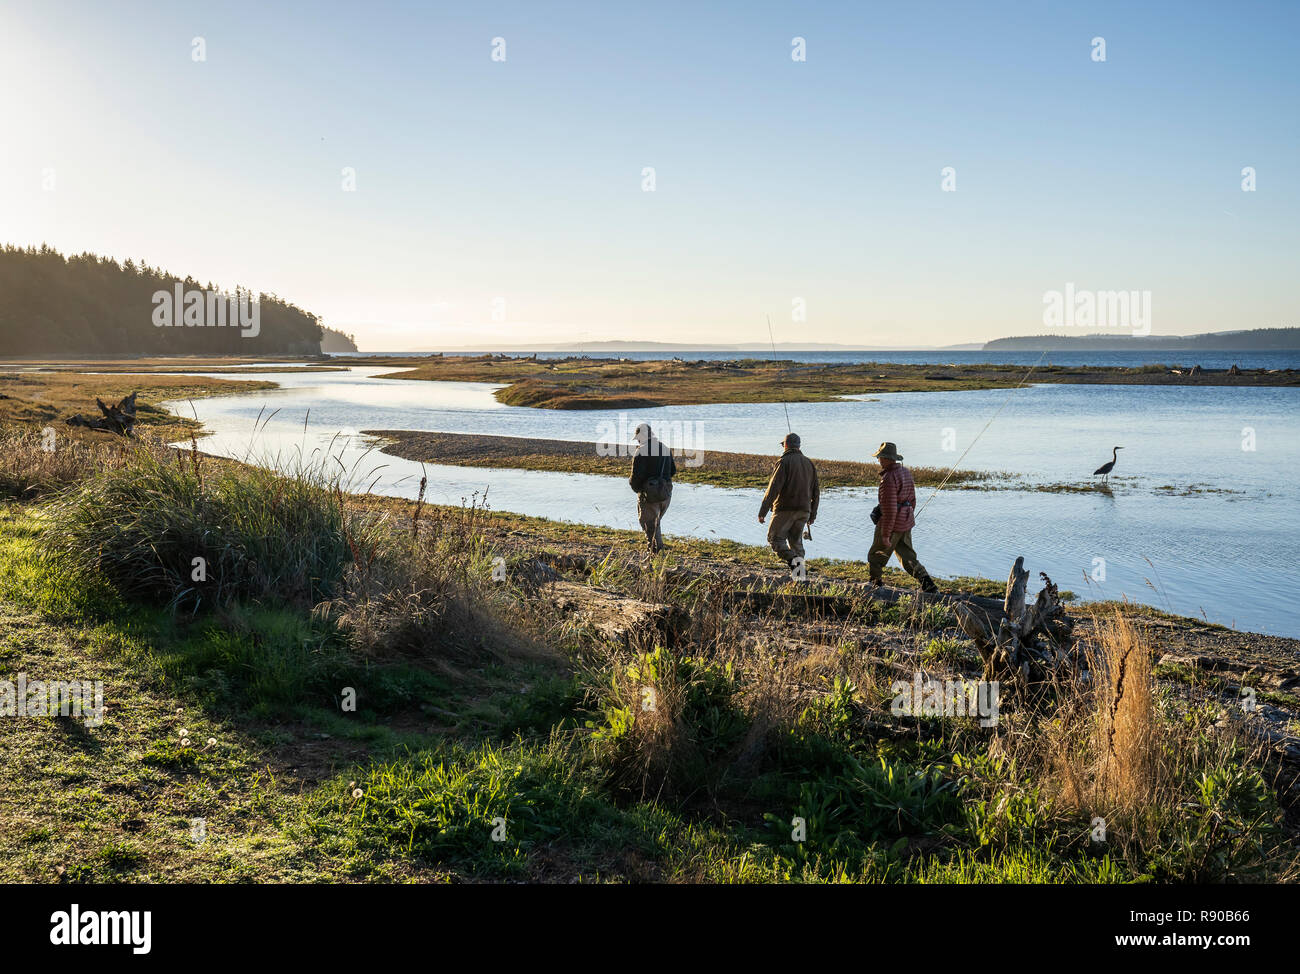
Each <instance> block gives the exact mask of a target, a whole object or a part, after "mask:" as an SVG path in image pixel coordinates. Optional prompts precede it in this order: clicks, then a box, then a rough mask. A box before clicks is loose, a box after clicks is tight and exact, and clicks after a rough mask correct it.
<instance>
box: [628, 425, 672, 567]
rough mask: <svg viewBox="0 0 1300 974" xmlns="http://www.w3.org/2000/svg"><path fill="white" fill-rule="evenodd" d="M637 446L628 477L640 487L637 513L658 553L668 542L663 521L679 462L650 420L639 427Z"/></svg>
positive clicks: (649, 540) (653, 549)
mask: <svg viewBox="0 0 1300 974" xmlns="http://www.w3.org/2000/svg"><path fill="white" fill-rule="evenodd" d="M636 442H637V450H636V456H635V457H634V458H633V459H632V476H631V477H630V478H629V479H628V483H629V484H631V486H632V489H633V490H634V491H636V495H637V498H636V513H637V518H638V519H639V520H640V522H641V530H643V531H645V539H646V544H648V545H649V546H650V553H651V554H654V553H655V552H657V551H659V550H660V549H662V548H663V546H664V538H663V535H662V534H661V533H660V531H659V522H660V521H662V520H663V516H664V514H665V513H667V511H668V502H669V501H671V500H672V496H673V477H675V476H676V475H677V463H676V462H675V461H674V460H673V455H672V451H671V450H670V449H669V448H668V447H666V446H664V445H663V442H662V441H660V440H658V439H656V438H655V435H654V433H652V432H651V430H650V424H649V423H642V424H641V425H640V426H638V427H637V428H636Z"/></svg>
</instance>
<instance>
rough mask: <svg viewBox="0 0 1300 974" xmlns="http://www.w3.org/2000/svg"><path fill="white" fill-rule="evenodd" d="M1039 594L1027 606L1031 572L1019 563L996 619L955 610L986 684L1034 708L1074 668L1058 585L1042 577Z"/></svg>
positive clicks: (966, 607)
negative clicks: (979, 660) (980, 663)
mask: <svg viewBox="0 0 1300 974" xmlns="http://www.w3.org/2000/svg"><path fill="white" fill-rule="evenodd" d="M1039 576H1040V577H1041V578H1042V579H1043V589H1042V591H1041V592H1039V593H1038V598H1037V599H1035V600H1034V602H1033V604H1032V605H1028V604H1026V603H1025V589H1026V587H1027V586H1028V583H1029V571H1028V570H1027V569H1026V568H1025V559H1024V557H1023V556H1022V557H1020V558H1017V559H1016V563H1015V564H1014V565H1013V566H1012V567H1011V574H1010V575H1008V576H1007V594H1006V599H1005V601H1004V602H1003V604H1002V613H1001V614H1000V615H997V614H994V615H986V614H984V613H981V612H980V611H979V610H978V609H975V608H973V607H972V606H970V605H966V604H963V603H960V602H957V603H954V604H953V613H954V615H955V616H956V617H957V624H958V625H959V626H961V629H962V631H963V632H965V633H966V635H967V636H969V637H970V638H971V639H972V640H973V641H974V643H975V646H976V648H977V649H978V650H979V653H980V656H981V658H982V659H983V660H984V676H983V679H985V680H987V681H992V680H997V681H998V683H999V684H1000V685H1001V687H1002V688H1003V690H1002V692H1003V694H1004V697H1008V698H1010V697H1015V698H1019V699H1020V700H1022V701H1024V702H1027V703H1033V702H1035V701H1037V700H1038V699H1039V698H1040V697H1041V696H1042V693H1043V691H1044V690H1045V689H1046V688H1048V687H1049V686H1050V685H1051V684H1052V683H1053V682H1054V681H1055V679H1056V677H1057V676H1058V674H1060V672H1061V669H1062V667H1063V666H1065V665H1067V664H1072V663H1073V662H1074V661H1075V659H1076V656H1075V653H1074V651H1073V650H1074V637H1073V631H1074V622H1073V620H1071V619H1070V618H1069V617H1068V616H1067V615H1066V614H1065V606H1064V605H1063V604H1062V602H1061V600H1060V596H1059V593H1058V592H1057V588H1056V585H1055V584H1054V583H1053V582H1052V580H1051V579H1050V578H1048V577H1047V575H1046V574H1045V573H1043V572H1039Z"/></svg>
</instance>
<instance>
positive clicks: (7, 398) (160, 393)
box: [0, 365, 275, 443]
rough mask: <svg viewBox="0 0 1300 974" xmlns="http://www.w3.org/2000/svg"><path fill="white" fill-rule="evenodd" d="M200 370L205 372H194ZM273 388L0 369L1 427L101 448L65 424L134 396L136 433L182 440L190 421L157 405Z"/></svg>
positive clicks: (94, 438)
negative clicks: (50, 431)
mask: <svg viewBox="0 0 1300 974" xmlns="http://www.w3.org/2000/svg"><path fill="white" fill-rule="evenodd" d="M194 367H195V368H205V367H206V366H199V365H196V366H194ZM273 388H275V383H273V382H266V381H242V382H241V381H239V380H236V379H216V378H206V377H200V376H182V375H167V374H155V375H147V376H145V375H126V374H111V375H90V374H85V373H82V372H79V371H68V372H26V371H19V370H16V369H12V368H8V367H5V366H0V426H5V425H13V426H21V427H26V428H32V427H35V428H38V429H39V428H42V427H44V426H52V427H53V428H54V429H55V431H56V432H57V433H58V435H59V436H60V437H62V438H66V439H70V440H72V441H77V442H83V443H97V442H102V441H103V439H104V436H103V435H102V434H95V433H90V432H86V431H84V430H78V429H76V428H75V427H70V426H68V425H67V424H66V422H65V421H66V420H68V419H70V418H71V417H73V416H76V415H78V414H81V415H84V416H91V417H98V416H99V415H100V413H99V409H98V407H96V405H95V399H96V397H98V398H100V399H103V400H104V401H105V402H117V401H118V400H119V399H121V398H122V397H123V396H127V395H130V394H131V393H132V392H139V394H140V397H139V399H138V400H137V403H136V411H137V420H136V425H137V428H139V429H140V430H141V432H142V433H146V434H153V435H156V436H160V437H162V438H165V439H183V438H185V437H188V436H190V435H191V434H192V433H193V432H195V431H196V430H198V428H199V426H198V424H197V423H196V422H194V421H193V420H192V419H186V418H185V417H184V416H177V415H174V414H172V413H169V412H167V411H166V410H164V409H162V408H161V407H160V406H159V403H162V402H165V401H169V400H185V399H198V398H201V397H204V396H219V395H229V394H233V393H245V392H251V391H255V390H258V389H273Z"/></svg>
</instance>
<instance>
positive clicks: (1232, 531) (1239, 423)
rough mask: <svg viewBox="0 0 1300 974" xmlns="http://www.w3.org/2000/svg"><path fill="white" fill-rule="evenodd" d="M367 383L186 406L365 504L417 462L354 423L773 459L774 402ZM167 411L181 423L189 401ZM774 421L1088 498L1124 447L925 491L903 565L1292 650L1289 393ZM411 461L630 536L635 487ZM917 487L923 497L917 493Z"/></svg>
mask: <svg viewBox="0 0 1300 974" xmlns="http://www.w3.org/2000/svg"><path fill="white" fill-rule="evenodd" d="M387 371H390V370H384V369H373V368H370V369H363V368H356V369H352V370H350V371H349V372H340V373H316V374H300V375H292V374H266V375H259V374H256V373H254V374H250V378H266V379H268V380H270V381H274V382H278V383H280V385H281V388H280V389H277V390H272V391H263V392H257V393H253V394H249V395H241V396H226V397H217V398H211V399H202V400H196V401H195V402H194V404H193V412H194V414H196V415H197V416H198V418H199V419H200V420H202V421H203V422H204V423H205V424H206V426H207V428H208V429H210V430H213V431H214V435H213V436H212V437H210V438H209V439H207V440H206V441H205V447H204V448H205V449H206V450H209V451H211V452H214V453H220V454H224V455H228V456H234V457H239V458H248V459H253V460H257V461H260V462H263V463H268V464H270V463H277V462H279V463H285V462H289V461H291V460H292V458H293V457H294V456H295V455H297V454H299V453H307V454H311V453H313V452H317V453H319V452H320V451H326V450H328V451H329V452H330V453H331V454H333V455H336V456H338V457H339V458H340V460H341V461H342V462H343V463H344V464H345V466H347V467H348V468H349V469H353V470H355V472H356V475H355V481H356V485H357V486H370V485H371V483H372V482H373V484H374V486H373V489H374V490H375V491H377V492H380V493H385V494H390V495H396V496H411V497H413V496H414V495H415V492H416V490H417V487H418V483H419V479H420V475H421V466H420V464H418V463H413V462H410V461H405V460H400V459H398V458H395V457H388V456H384V455H381V454H379V453H378V452H373V451H372V452H370V453H367V450H368V449H371V448H372V444H370V443H369V442H367V439H366V438H365V437H363V436H361V435H360V431H361V430H364V429H425V430H440V431H446V432H461V433H491V434H500V435H508V436H526V437H546V438H555V439H569V440H583V441H591V440H600V439H610V438H611V437H612V438H615V439H620V440H622V439H623V437H624V436H626V437H627V439H630V433H631V430H633V429H634V428H635V426H636V424H637V423H638V422H640V421H648V422H651V423H652V424H654V425H655V426H656V428H657V429H659V430H660V431H661V432H663V433H665V434H666V435H665V440H667V441H668V442H677V443H679V444H682V445H685V446H688V447H690V448H702V449H703V450H705V451H707V450H723V451H725V450H732V451H739V452H749V453H771V454H776V453H778V452H779V446H778V444H779V441H780V439H781V437H782V435H783V434H784V433H785V430H786V424H785V416H784V412H783V409H782V407H781V405H780V404H779V403H777V404H754V405H715V406H672V407H664V408H659V409H650V410H636V411H631V412H623V413H619V412H615V411H591V412H587V411H582V412H572V411H558V410H539V409H525V408H518V407H511V406H503V405H501V404H500V403H498V402H496V400H494V399H493V398H492V395H491V393H492V390H493V389H494V388H496V387H494V386H490V385H486V384H481V383H451V382H414V381H398V380H391V379H384V378H380V377H379V376H380V375H382V374H383V373H385V372H387ZM172 406H173V408H175V409H177V411H180V412H183V413H185V414H187V415H190V414H191V411H192V410H191V405H190V404H189V403H181V404H172ZM259 411H261V412H262V423H261V425H260V427H259V431H258V432H257V433H256V435H255V434H254V427H255V423H256V422H257V417H258V414H259ZM273 411H274V414H273V415H270V414H271V413H272V412H273ZM268 416H269V419H268ZM994 416H996V418H994V419H993V421H992V423H991V425H989V427H988V429H987V431H986V432H984V433H983V434H982V435H981V433H980V431H981V429H983V428H984V426H985V425H986V424H987V423H988V422H989V420H990V419H991V418H992V417H994ZM790 420H791V423H792V425H793V426H794V429H795V430H796V431H797V432H799V433H801V434H802V435H803V438H804V446H805V452H807V453H808V454H809V455H810V456H813V457H822V458H827V459H846V460H863V459H867V458H869V456H870V454H871V453H872V452H873V450H874V448H875V446H876V445H877V444H878V443H879V442H880V441H881V440H885V439H890V440H894V441H896V442H897V443H898V445H899V449H900V451H901V452H902V453H903V454H904V455H905V457H906V462H907V463H909V464H913V465H927V466H936V467H945V468H946V467H949V466H952V465H953V464H954V463H956V462H957V461H958V458H959V457H961V455H962V454H963V452H965V451H967V449H968V448H969V452H968V453H967V454H966V456H965V457H964V458H963V459H961V466H962V467H968V468H974V469H982V470H999V471H1008V472H1010V473H1013V474H1015V475H1017V477H1016V482H1017V483H1020V484H1022V485H1034V484H1060V483H1077V484H1089V483H1091V482H1092V481H1093V480H1094V479H1095V478H1092V477H1091V472H1092V470H1093V469H1094V468H1095V467H1097V466H1098V465H1100V464H1101V463H1103V462H1104V461H1106V460H1109V459H1110V456H1111V447H1112V446H1115V445H1119V446H1123V447H1125V449H1124V450H1122V451H1121V452H1120V454H1119V463H1118V465H1117V467H1116V471H1115V478H1114V479H1113V480H1112V485H1113V491H1112V493H1110V494H1106V493H1103V492H1101V491H1095V490H1090V491H1088V492H1086V493H1057V492H1042V491H1033V490H1028V489H1014V490H998V491H970V490H954V489H952V488H949V489H947V490H945V491H943V492H942V493H939V494H938V495H937V496H935V497H934V499H933V500H932V501H930V502H929V505H928V506H927V507H926V508H925V509H924V511H923V513H922V516H921V519H920V523H919V524H918V527H917V529H916V531H915V532H914V535H913V541H914V542H915V544H916V546H917V549H918V552H919V553H920V555H921V558H922V561H923V562H924V563H925V564H926V566H927V567H928V568H929V570H930V571H931V572H933V573H935V574H938V575H941V576H954V575H984V576H989V577H994V578H1004V577H1005V576H1006V573H1007V569H1008V568H1009V567H1010V564H1011V562H1012V561H1013V560H1014V559H1015V557H1016V556H1017V555H1019V554H1024V555H1025V556H1026V564H1027V566H1028V567H1029V568H1030V570H1031V571H1033V572H1034V573H1035V574H1036V573H1037V572H1039V571H1045V572H1047V573H1048V574H1049V575H1051V576H1052V577H1053V578H1054V579H1055V580H1056V581H1057V582H1058V583H1060V584H1061V585H1062V587H1067V588H1070V589H1073V590H1074V591H1075V592H1077V593H1078V594H1079V595H1080V596H1081V597H1084V598H1121V597H1128V598H1130V599H1133V600H1136V601H1141V602H1146V603H1149V604H1152V605H1156V606H1159V607H1161V608H1164V609H1168V610H1170V611H1174V612H1179V613H1182V614H1187V615H1195V616H1202V615H1204V616H1206V617H1208V618H1209V619H1210V620H1211V621H1215V622H1222V623H1224V624H1227V625H1234V626H1236V627H1238V628H1242V629H1250V630H1255V631H1261V632H1274V633H1279V634H1284V635H1291V636H1300V609H1297V605H1296V600H1295V597H1294V595H1293V594H1292V593H1291V591H1290V590H1291V588H1292V585H1293V582H1294V579H1295V575H1296V571H1295V558H1296V552H1297V549H1298V548H1300V503H1298V502H1300V488H1297V486H1296V484H1295V477H1294V472H1295V471H1296V470H1298V469H1300V436H1297V433H1300V389H1255V388H1250V389H1246V388H1199V389H1185V388H1177V387H1154V386H1153V387H1136V386H1069V385H1041V386H1029V387H1026V388H1023V389H1021V390H1019V391H1017V392H1015V393H1013V394H1009V393H1008V391H1007V390H990V391H978V392H944V393H895V394H888V395H880V396H874V397H870V398H867V399H856V400H846V401H842V402H834V403H814V404H805V403H796V404H792V405H791V406H790ZM972 444H973V446H972ZM1243 447H1253V448H1245V449H1244V448H1243ZM705 462H706V463H707V453H706V455H705ZM426 469H427V472H428V475H429V499H430V500H431V501H434V502H438V503H459V502H460V501H461V499H462V498H469V497H471V496H472V495H473V494H475V493H476V492H477V493H478V494H479V495H480V496H481V495H482V493H483V492H484V491H486V490H489V489H490V495H489V497H490V504H491V506H492V507H493V508H494V509H496V510H505V511H514V512H518V513H522V514H533V515H538V516H543V517H549V518H555V519H559V520H566V521H572V522H580V523H589V524H601V525H607V526H610V527H617V528H635V527H636V517H635V503H634V495H633V494H632V491H631V490H630V489H629V488H628V486H627V484H626V483H625V482H624V481H622V480H619V479H616V478H610V477H593V476H584V475H576V474H560V473H547V472H533V471H509V470H501V471H497V470H487V469H472V468H459V467H449V466H438V465H429V466H427V468H426ZM1171 488H1172V489H1171ZM919 495H920V500H921V502H922V503H923V504H925V503H926V502H927V499H928V498H930V496H931V491H930V490H929V489H928V488H922V489H920V491H919ZM759 496H760V495H759V492H757V491H742V490H724V489H720V488H713V487H695V486H691V485H688V484H679V485H678V486H677V488H676V490H675V492H674V497H673V502H672V507H671V509H670V510H669V513H668V516H667V518H666V520H665V527H666V528H667V530H668V532H669V533H670V534H671V533H676V534H691V535H697V536H700V537H707V538H731V539H734V540H737V541H744V542H749V543H755V544H762V543H763V541H764V528H763V527H761V526H760V525H759V524H758V523H757V520H756V517H757V508H758V502H759ZM874 503H875V498H874V489H852V490H840V491H828V492H827V493H826V495H825V496H824V498H823V501H822V512H821V515H820V517H819V519H818V522H817V524H816V526H815V527H814V528H813V542H812V545H811V546H810V548H809V554H810V555H811V556H814V557H832V558H852V559H863V558H865V554H866V550H867V545H868V543H869V541H870V536H871V534H870V528H871V523H870V521H869V520H868V517H867V515H868V512H869V511H870V510H871V507H872V506H873V505H874ZM1103 568H1104V580H1103V579H1101V577H1100V576H1101V574H1102V569H1103ZM1094 576H1096V577H1094Z"/></svg>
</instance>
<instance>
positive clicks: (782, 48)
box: [0, 0, 1300, 351]
mask: <svg viewBox="0 0 1300 974" xmlns="http://www.w3.org/2000/svg"><path fill="white" fill-rule="evenodd" d="M311 11H312V12H311V15H310V16H309V17H308V16H304V14H303V12H302V11H301V10H295V9H292V8H282V9H265V8H264V6H263V5H262V4H255V3H249V2H234V3H230V4H227V5H225V6H224V7H223V8H222V9H221V10H219V11H212V10H206V9H204V8H203V7H202V5H200V4H196V3H192V2H180V3H174V4H159V3H142V4H138V5H133V6H131V7H130V8H129V9H127V10H123V9H121V8H114V7H109V6H101V5H96V4H91V3H70V2H57V0H56V2H50V3H34V2H16V3H9V4H6V5H5V7H4V8H3V9H0V37H2V38H3V40H2V41H0V44H3V51H4V57H3V58H2V59H0V119H3V121H4V123H5V128H6V131H7V132H9V133H11V134H17V135H19V136H20V137H19V138H12V139H10V140H8V142H7V143H6V146H5V149H4V151H3V152H0V243H12V244H16V245H21V246H28V245H39V244H40V243H42V242H45V243H48V244H49V245H50V246H52V247H55V248H57V249H59V250H62V251H63V252H65V253H69V252H79V251H83V250H90V251H94V252H97V253H100V254H104V255H108V256H113V257H116V258H118V259H119V260H125V259H127V258H134V259H136V260H146V261H148V262H149V263H150V264H152V265H155V266H160V267H163V268H166V269H167V270H170V271H174V272H176V273H179V274H182V275H184V274H193V275H194V276H195V277H197V278H200V279H202V280H212V281H214V282H218V283H221V284H223V285H234V284H242V285H247V286H251V287H254V288H257V289H261V290H265V291H268V292H273V293H276V294H278V295H280V296H282V297H284V298H285V299H286V300H288V301H292V302H293V303H295V304H297V305H299V306H300V307H302V308H304V309H307V310H309V311H311V312H314V313H317V314H319V315H321V316H322V319H323V321H324V323H325V324H327V325H329V326H330V327H333V328H337V329H339V330H341V331H344V332H348V333H352V334H354V335H355V336H356V339H357V342H358V345H359V346H360V347H361V348H363V349H365V350H367V351H397V350H403V351H405V350H415V349H423V348H434V347H473V346H475V345H509V344H512V343H514V344H518V345H530V344H542V343H549V344H572V345H581V344H583V343H591V342H594V341H597V340H602V341H604V340H613V341H633V342H635V341H659V342H669V343H676V344H681V345H686V346H696V347H699V346H703V345H711V344H717V345H731V344H744V343H763V342H766V341H767V340H768V330H767V325H766V322H765V316H766V315H770V316H771V319H772V331H773V334H774V336H775V339H776V341H777V342H778V343H786V344H790V343H792V342H798V341H801V340H803V341H807V342H808V343H813V344H815V343H829V344H838V345H846V346H851V347H859V348H861V347H892V348H918V347H925V346H935V347H943V346H949V345H955V344H973V343H982V342H985V341H988V340H991V339H995V338H1001V337H1007V336H1015V335H1037V334H1046V333H1049V332H1056V331H1060V329H1053V328H1050V327H1047V326H1045V324H1044V295H1045V294H1046V293H1047V292H1050V291H1054V290H1060V289H1066V288H1075V287H1077V288H1080V289H1093V290H1095V291H1097V292H1113V291H1124V292H1133V293H1134V294H1135V295H1136V294H1138V293H1143V294H1147V293H1149V299H1148V300H1147V302H1146V309H1147V311H1148V312H1149V315H1148V316H1149V321H1148V322H1147V326H1148V327H1149V329H1150V334H1151V335H1153V336H1158V335H1190V334H1196V333H1202V332H1212V331H1232V330H1245V329H1253V328H1269V327H1287V326H1294V325H1297V324H1300V322H1298V321H1297V320H1296V315H1295V298H1294V293H1293V291H1294V285H1293V283H1292V282H1293V279H1294V276H1295V266H1296V256H1297V245H1296V243H1295V237H1294V228H1295V226H1296V225H1297V222H1298V220H1297V218H1298V217H1300V188H1298V187H1300V173H1298V172H1297V162H1296V160H1297V159H1298V158H1300V113H1297V112H1296V110H1295V108H1296V105H1297V104H1298V103H1300V98H1298V97H1297V96H1298V95H1300V68H1298V67H1297V65H1300V39H1298V38H1300V32H1298V30H1297V28H1300V8H1298V7H1296V6H1295V5H1290V4H1281V3H1246V4H1236V5H1233V6H1231V7H1229V6H1220V5H1213V4H1185V3H1178V4H1174V3H1160V4H1152V5H1149V6H1147V7H1145V8H1144V9H1133V8H1132V7H1131V6H1130V5H1127V4H1120V3H1110V4H1094V5H1092V6H1091V7H1090V9H1088V10H1087V11H1078V10H1072V9H1043V8H1025V7H1022V6H1018V5H1012V4H995V5H992V6H989V5H981V6H979V7H967V6H966V5H963V4H956V3H953V4H939V5H928V6H926V7H924V8H919V7H918V8H899V7H898V6H896V5H883V4H866V5H861V4H828V5H824V6H819V7H817V8H816V9H799V8H794V7H789V6H787V5H785V4H774V3H754V4H738V3H727V4H716V5H711V6H708V7H701V6H699V5H696V4H682V3H663V4H659V5H656V6H655V7H654V8H641V7H635V8H626V9H610V8H607V7H606V6H604V5H600V4H596V3H571V4H564V5H559V6H554V7H549V8H545V9H542V8H539V7H537V6H536V5H534V4H526V3H496V4H491V5H483V6H482V7H479V8H476V9H474V10H472V11H469V12H466V11H462V10H458V9H456V8H455V7H452V6H449V5H439V6H437V7H434V8H432V9H426V8H420V7H416V6H408V5H401V4H399V5H388V6H380V7H365V8H356V7H354V6H352V5H343V4H337V3H322V4H319V5H317V6H315V7H313V8H311ZM1097 38H1101V39H1103V40H1104V53H1105V60H1098V59H1096V54H1097V45H1096V43H1095V39H1097ZM498 39H499V40H498ZM796 39H802V50H803V53H804V54H805V55H806V60H794V59H793V58H792V52H796V51H797V50H798V49H799V43H800V42H799V41H798V40H796ZM200 42H201V43H200ZM200 54H201V55H202V57H199V55H200ZM647 167H652V168H653V170H654V176H653V180H654V181H653V189H652V190H648V189H647V180H648V176H647V174H646V169H647ZM948 167H951V169H952V173H951V174H950V175H946V174H945V170H946V169H947V168H948ZM1247 168H1249V169H1250V170H1251V171H1252V174H1253V175H1252V178H1253V179H1254V180H1255V183H1254V188H1253V189H1252V190H1250V191H1243V185H1244V181H1245V177H1244V176H1243V170H1245V169H1247ZM349 171H350V173H351V175H349ZM945 181H946V182H947V184H948V186H949V187H951V186H953V185H955V191H946V190H945V188H944V185H945ZM349 183H351V184H352V185H353V186H354V187H355V188H354V189H352V188H348V185H349ZM801 309H802V317H800V310H801ZM1065 333H1069V330H1068V329H1067V330H1066V331H1065ZM1079 333H1082V332H1079Z"/></svg>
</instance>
